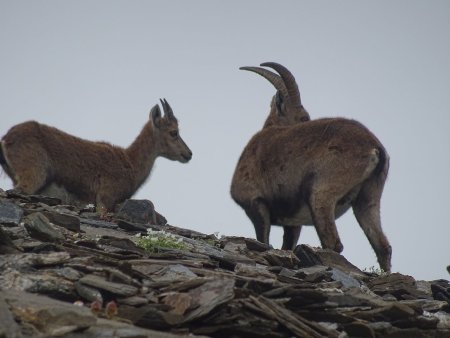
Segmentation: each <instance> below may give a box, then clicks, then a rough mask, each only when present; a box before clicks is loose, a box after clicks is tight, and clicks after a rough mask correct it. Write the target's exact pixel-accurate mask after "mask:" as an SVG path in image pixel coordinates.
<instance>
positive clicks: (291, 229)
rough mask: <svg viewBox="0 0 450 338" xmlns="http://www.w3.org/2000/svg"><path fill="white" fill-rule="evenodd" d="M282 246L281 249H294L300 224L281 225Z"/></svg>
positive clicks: (298, 235) (300, 227) (300, 228)
mask: <svg viewBox="0 0 450 338" xmlns="http://www.w3.org/2000/svg"><path fill="white" fill-rule="evenodd" d="M283 229H284V234H283V246H282V247H281V249H282V250H294V249H295V247H296V246H297V242H298V238H299V237H300V231H301V230H302V226H301V225H300V226H283Z"/></svg>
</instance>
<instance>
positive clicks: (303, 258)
mask: <svg viewBox="0 0 450 338" xmlns="http://www.w3.org/2000/svg"><path fill="white" fill-rule="evenodd" d="M294 253H295V255H296V256H297V257H298V258H299V259H300V266H302V267H308V266H313V265H325V266H328V267H332V268H338V269H340V270H341V271H343V272H345V273H347V274H352V276H353V277H355V278H358V279H362V280H363V279H366V275H365V274H364V273H363V272H362V271H361V270H360V269H358V268H357V267H356V266H355V265H353V264H352V263H350V262H349V261H348V260H347V259H346V258H345V257H344V256H342V255H341V254H339V253H337V252H335V251H333V250H330V249H322V248H313V247H311V246H309V245H305V244H301V245H297V247H296V248H295V249H294Z"/></svg>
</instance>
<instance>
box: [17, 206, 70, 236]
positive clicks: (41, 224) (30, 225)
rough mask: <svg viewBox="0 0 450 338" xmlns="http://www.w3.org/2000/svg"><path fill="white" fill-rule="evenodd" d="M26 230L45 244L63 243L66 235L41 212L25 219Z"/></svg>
mask: <svg viewBox="0 0 450 338" xmlns="http://www.w3.org/2000/svg"><path fill="white" fill-rule="evenodd" d="M25 229H27V231H28V233H29V234H30V236H31V237H33V238H35V239H38V240H40V241H44V242H61V241H63V240H64V235H63V234H62V233H61V231H60V230H59V229H57V228H56V227H55V226H53V225H52V224H50V221H49V220H48V218H47V217H45V216H44V215H43V214H42V213H40V212H35V213H33V214H30V215H28V216H27V217H26V218H25Z"/></svg>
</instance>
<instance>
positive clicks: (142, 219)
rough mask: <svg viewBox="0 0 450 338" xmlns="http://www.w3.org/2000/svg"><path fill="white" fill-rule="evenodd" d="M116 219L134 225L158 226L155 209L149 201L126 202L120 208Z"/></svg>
mask: <svg viewBox="0 0 450 338" xmlns="http://www.w3.org/2000/svg"><path fill="white" fill-rule="evenodd" d="M116 217H117V218H119V219H123V220H125V221H130V222H133V223H140V224H158V223H157V219H156V213H155V207H154V206H153V203H152V202H150V201H149V200H133V199H128V200H126V201H125V202H123V203H122V205H121V206H120V209H119V211H118V212H117V214H116Z"/></svg>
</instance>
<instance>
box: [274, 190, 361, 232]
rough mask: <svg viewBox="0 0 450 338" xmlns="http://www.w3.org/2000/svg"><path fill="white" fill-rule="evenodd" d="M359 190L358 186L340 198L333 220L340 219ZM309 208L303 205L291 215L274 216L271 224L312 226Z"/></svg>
mask: <svg viewBox="0 0 450 338" xmlns="http://www.w3.org/2000/svg"><path fill="white" fill-rule="evenodd" d="M359 190H360V186H358V187H355V188H354V189H352V190H351V191H350V192H349V193H348V194H346V195H345V196H344V197H342V198H341V199H340V200H339V201H338V203H337V204H336V207H335V211H334V214H335V219H338V218H339V217H341V216H342V215H343V214H345V212H346V211H347V210H348V209H349V208H350V207H351V206H352V202H353V201H354V200H355V198H356V196H357V195H358V193H359ZM313 223H314V222H313V219H312V215H311V212H310V209H309V206H308V205H306V204H303V205H302V206H301V207H300V209H298V210H297V211H296V212H295V213H294V214H293V215H289V216H276V217H275V220H274V222H273V224H274V225H280V226H299V225H314V224H313Z"/></svg>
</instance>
